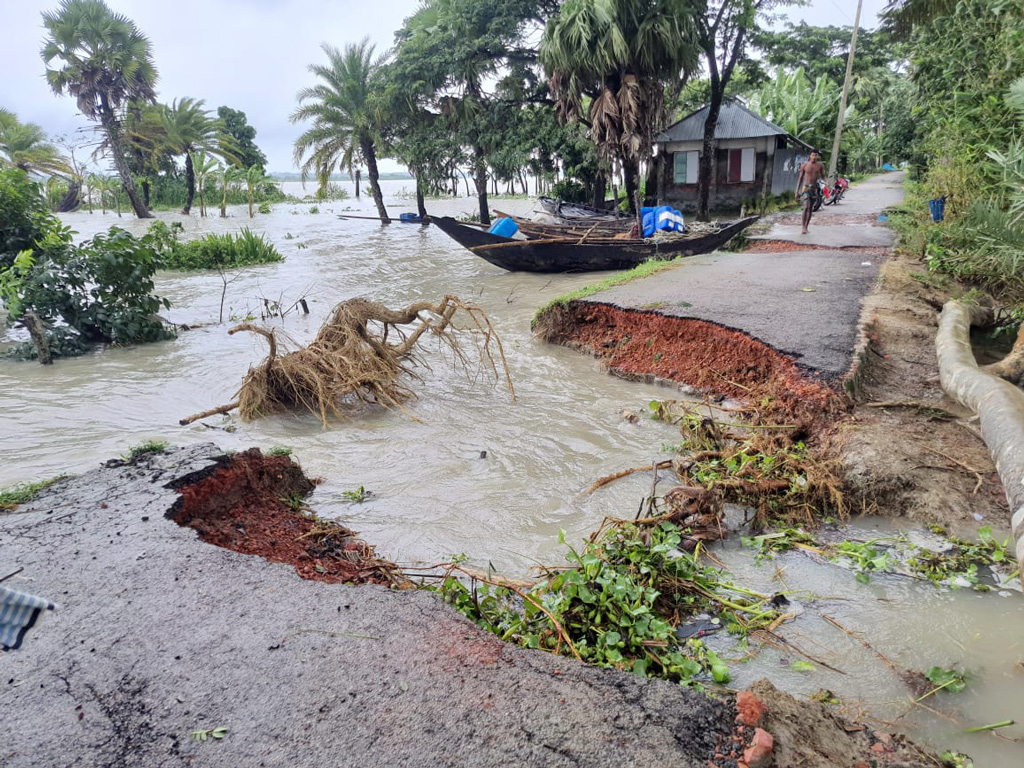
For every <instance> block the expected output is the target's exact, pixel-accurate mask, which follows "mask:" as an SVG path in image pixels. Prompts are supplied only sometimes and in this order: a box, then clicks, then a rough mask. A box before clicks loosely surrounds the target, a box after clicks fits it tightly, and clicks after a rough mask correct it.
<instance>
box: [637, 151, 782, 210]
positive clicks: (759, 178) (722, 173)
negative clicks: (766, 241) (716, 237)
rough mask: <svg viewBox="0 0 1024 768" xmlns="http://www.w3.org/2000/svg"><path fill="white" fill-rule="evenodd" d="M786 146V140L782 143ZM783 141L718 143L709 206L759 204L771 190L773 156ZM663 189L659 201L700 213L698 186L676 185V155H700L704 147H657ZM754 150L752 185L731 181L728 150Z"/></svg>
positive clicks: (659, 192) (729, 206)
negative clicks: (674, 164) (692, 153)
mask: <svg viewBox="0 0 1024 768" xmlns="http://www.w3.org/2000/svg"><path fill="white" fill-rule="evenodd" d="M782 141H783V142H784V139H782ZM779 142H780V137H776V136H768V137H764V136H761V137H757V138H751V139H723V140H721V141H716V142H715V157H714V165H713V168H712V185H711V190H710V193H709V206H710V207H711V209H712V210H714V209H736V208H739V207H740V206H743V205H748V206H749V205H750V204H751V203H754V202H757V201H758V200H760V198H761V196H762V195H763V194H765V193H766V192H767V191H768V190H770V189H771V186H772V174H773V171H774V155H775V149H776V146H777V145H778V144H779ZM657 147H658V160H659V169H660V181H661V183H660V185H659V189H658V201H659V202H660V203H661V204H663V205H671V206H674V207H676V208H679V209H680V210H682V211H688V212H692V211H695V210H696V209H697V185H696V184H676V183H675V180H674V175H673V169H674V166H673V155H674V154H675V153H676V152H700V151H701V150H702V149H703V143H702V142H699V141H685V142H681V141H676V142H667V143H663V144H658V145H657ZM747 147H752V148H753V149H754V180H753V181H749V182H730V181H729V150H731V149H744V148H747Z"/></svg>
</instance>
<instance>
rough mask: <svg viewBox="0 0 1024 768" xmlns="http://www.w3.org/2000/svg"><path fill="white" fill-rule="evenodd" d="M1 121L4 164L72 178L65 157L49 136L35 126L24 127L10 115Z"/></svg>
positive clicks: (0, 154) (0, 156) (0, 151)
mask: <svg viewBox="0 0 1024 768" xmlns="http://www.w3.org/2000/svg"><path fill="white" fill-rule="evenodd" d="M7 115H9V116H10V117H9V118H4V119H0V162H2V163H5V164H7V165H11V166H13V167H15V168H20V169H21V170H23V171H25V172H26V173H37V174H41V175H60V176H63V177H68V176H71V175H72V170H71V166H70V164H69V163H68V161H67V158H65V157H64V155H63V153H62V152H61V151H60V150H59V149H58V148H57V147H56V146H55V145H53V144H51V143H50V141H49V139H48V138H47V136H46V132H45V131H44V130H43V129H42V128H40V127H39V126H38V125H36V124H35V123H22V122H19V121H18V119H17V118H16V117H14V115H13V114H12V113H10V112H8V113H7Z"/></svg>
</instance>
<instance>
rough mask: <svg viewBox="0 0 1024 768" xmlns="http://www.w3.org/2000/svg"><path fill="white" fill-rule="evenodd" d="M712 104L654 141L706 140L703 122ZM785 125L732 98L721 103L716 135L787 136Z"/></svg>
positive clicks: (726, 136)
mask: <svg viewBox="0 0 1024 768" xmlns="http://www.w3.org/2000/svg"><path fill="white" fill-rule="evenodd" d="M708 109H709V107H701V108H700V109H698V110H697V111H696V112H694V113H693V114H690V115H687V116H686V117H684V118H683V119H682V120H680V121H679V122H677V123H675V124H673V125H671V126H669V127H668V128H666V129H665V130H664V131H662V132H661V133H659V134H658V136H657V137H656V138H655V139H654V140H655V142H666V141H703V140H704V123H705V122H706V121H707V119H708ZM788 135H789V134H788V133H787V132H786V130H785V129H783V128H779V126H777V125H775V124H774V123H770V122H768V121H767V120H765V119H764V118H763V117H761V116H760V115H756V114H754V113H753V112H751V111H750V110H749V109H747V108H746V107H744V106H743V105H742V104H740V103H738V102H735V101H730V102H726V103H725V104H723V105H722V110H721V111H720V112H719V113H718V124H717V125H716V126H715V138H716V139H719V140H721V139H750V138H754V137H757V136H788Z"/></svg>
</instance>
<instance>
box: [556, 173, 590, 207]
mask: <svg viewBox="0 0 1024 768" xmlns="http://www.w3.org/2000/svg"><path fill="white" fill-rule="evenodd" d="M551 196H552V197H555V198H558V199H559V200H565V201H566V202H569V203H588V202H590V201H589V200H588V199H587V189H586V187H584V186H583V185H582V184H580V183H579V182H578V181H574V180H573V179H564V180H563V181H556V182H555V183H554V184H552V185H551Z"/></svg>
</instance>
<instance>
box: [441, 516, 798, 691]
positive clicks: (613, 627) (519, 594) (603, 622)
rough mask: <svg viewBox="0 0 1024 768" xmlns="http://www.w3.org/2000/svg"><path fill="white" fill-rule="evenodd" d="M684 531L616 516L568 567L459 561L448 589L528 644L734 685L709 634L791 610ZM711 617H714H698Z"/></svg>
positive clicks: (488, 624)
mask: <svg viewBox="0 0 1024 768" xmlns="http://www.w3.org/2000/svg"><path fill="white" fill-rule="evenodd" d="M685 535H686V534H685V531H684V530H683V529H681V528H680V527H679V526H678V525H676V524H675V523H673V522H670V521H668V520H664V519H662V518H653V519H643V520H637V521H608V522H607V523H606V525H605V526H603V527H602V529H601V530H599V531H597V532H596V533H595V534H594V535H592V536H591V537H590V539H589V540H588V541H586V542H585V544H584V547H583V549H582V551H579V552H577V551H576V550H575V549H571V548H570V550H569V553H568V554H567V556H566V559H567V561H568V563H569V565H568V567H567V568H564V569H558V570H552V571H550V572H549V573H548V575H547V576H546V577H545V578H544V579H542V580H540V581H538V582H536V583H533V584H524V583H522V582H509V581H507V580H502V579H498V578H492V577H490V576H489V575H483V574H480V573H476V572H473V571H470V570H468V569H466V568H463V567H462V565H461V564H460V563H458V562H456V563H453V564H451V565H450V566H448V569H447V572H446V574H445V577H444V580H443V583H442V584H441V586H440V587H439V591H440V592H441V594H442V595H443V596H444V598H445V600H446V601H448V602H449V603H451V604H452V605H453V606H455V607H456V608H457V609H458V610H459V611H461V612H462V613H463V614H465V615H466V616H468V617H469V618H470V619H472V620H473V621H475V622H476V623H477V624H478V625H479V626H481V627H482V628H484V629H486V630H488V631H490V632H493V633H494V634H496V635H498V636H499V637H501V638H502V639H504V640H507V641H510V642H513V643H516V644H517V645H519V646H522V647H525V648H537V649H542V650H546V651H550V652H552V653H556V654H561V655H565V656H573V657H575V658H577V659H579V660H581V661H586V662H588V663H591V664H596V665H598V666H603V667H614V668H616V669H624V670H630V671H632V672H634V673H636V674H638V675H641V676H645V677H660V678H665V679H669V680H674V681H677V682H680V683H684V684H707V683H725V682H728V680H729V670H728V667H727V666H726V664H725V663H724V662H723V661H722V660H721V659H720V658H719V657H718V656H717V654H716V653H715V652H714V651H713V650H711V649H710V648H709V647H707V645H705V643H704V641H703V640H701V639H700V636H701V635H703V634H707V632H709V631H714V630H716V629H718V628H724V629H725V630H727V631H728V632H729V633H731V634H734V635H740V636H746V635H747V634H748V633H750V632H753V631H757V630H762V631H770V630H772V629H774V628H775V626H777V624H778V623H780V622H781V621H782V620H783V617H781V616H780V614H779V611H778V609H777V608H776V606H775V604H774V603H773V600H772V596H771V595H762V594H759V593H756V592H752V591H750V590H747V589H744V588H742V587H740V586H737V585H736V584H733V583H732V582H730V581H729V580H728V579H727V578H726V576H725V574H724V572H722V571H720V570H718V569H715V568H711V567H708V566H705V565H703V564H702V563H701V553H700V549H699V547H698V551H697V552H695V553H694V554H690V553H687V552H685V551H684V549H683V548H682V545H683V541H684V537H685ZM560 541H561V542H562V543H564V542H565V537H564V533H563V534H562V535H561V537H560ZM466 576H468V577H469V583H468V584H467V583H465V581H464V578H465V577H466ZM460 577H462V578H460ZM704 615H709V616H712V617H713V618H712V619H698V618H697V617H700V616H704ZM695 624H696V625H699V626H698V628H697V631H689V630H690V629H691V628H692V626H693V625H695Z"/></svg>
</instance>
